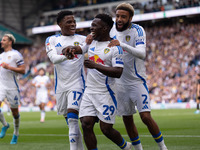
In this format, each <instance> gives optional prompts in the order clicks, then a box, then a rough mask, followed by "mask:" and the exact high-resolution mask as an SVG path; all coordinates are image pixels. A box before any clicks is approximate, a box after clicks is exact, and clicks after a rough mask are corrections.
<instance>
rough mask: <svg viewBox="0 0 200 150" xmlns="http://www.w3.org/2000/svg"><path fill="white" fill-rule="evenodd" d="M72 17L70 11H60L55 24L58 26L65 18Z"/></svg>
mask: <svg viewBox="0 0 200 150" xmlns="http://www.w3.org/2000/svg"><path fill="white" fill-rule="evenodd" d="M69 15H74V14H73V12H72V11H69V10H65V11H60V12H59V13H58V15H57V24H59V23H60V22H61V21H62V19H63V18H64V17H65V16H69Z"/></svg>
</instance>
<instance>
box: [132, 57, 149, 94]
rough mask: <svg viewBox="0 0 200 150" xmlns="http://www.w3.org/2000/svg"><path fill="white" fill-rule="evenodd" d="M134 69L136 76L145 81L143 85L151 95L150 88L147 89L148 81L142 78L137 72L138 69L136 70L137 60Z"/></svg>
mask: <svg viewBox="0 0 200 150" xmlns="http://www.w3.org/2000/svg"><path fill="white" fill-rule="evenodd" d="M134 69H135V74H136V76H137V77H139V78H140V79H141V80H142V81H143V85H144V87H145V89H146V90H147V92H148V93H149V90H148V87H147V84H146V80H145V79H144V78H143V77H142V76H140V75H139V74H138V72H137V68H136V65H135V59H134Z"/></svg>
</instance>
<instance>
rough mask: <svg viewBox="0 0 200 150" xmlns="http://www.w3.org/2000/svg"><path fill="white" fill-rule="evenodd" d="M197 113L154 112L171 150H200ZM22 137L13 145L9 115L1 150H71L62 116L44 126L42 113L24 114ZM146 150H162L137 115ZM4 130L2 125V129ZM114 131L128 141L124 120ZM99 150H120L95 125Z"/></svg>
mask: <svg viewBox="0 0 200 150" xmlns="http://www.w3.org/2000/svg"><path fill="white" fill-rule="evenodd" d="M194 111H195V110H194V109H169V110H152V116H153V118H154V119H155V121H156V122H157V123H158V125H159V127H160V129H161V131H162V134H163V135H164V139H165V143H166V145H167V147H168V149H169V150H197V149H200V114H194ZM20 114H21V124H20V136H19V140H18V144H17V145H10V141H11V138H12V133H13V120H12V116H8V115H7V113H5V114H4V115H5V118H6V120H7V121H8V122H9V123H10V126H11V127H10V128H9V129H8V131H7V134H6V136H5V137H4V138H3V139H0V150H69V141H68V136H67V135H68V128H67V125H66V122H65V120H64V118H63V117H62V116H58V115H57V113H56V112H47V113H46V121H45V123H40V122H39V120H40V112H21V113H20ZM134 119H135V124H136V126H137V128H138V131H139V134H140V140H141V142H142V145H143V148H144V150H159V149H158V147H157V144H156V143H155V142H154V140H153V138H152V137H151V135H150V133H149V132H148V130H147V128H146V126H145V125H144V124H143V123H142V122H141V120H140V118H139V115H138V114H136V115H134ZM0 127H2V125H0ZM114 128H115V129H117V130H118V131H119V132H120V133H121V134H122V135H123V137H124V138H125V139H126V140H128V139H129V138H128V136H127V134H126V131H125V129H124V125H123V123H122V120H121V118H120V117H117V118H116V124H115V125H114ZM94 130H95V133H96V136H97V140H98V149H99V150H119V149H120V148H118V147H117V146H116V145H115V144H114V143H112V142H111V141H110V140H108V139H107V138H106V137H105V136H104V135H103V134H102V132H101V131H100V129H99V124H96V125H95V129H94Z"/></svg>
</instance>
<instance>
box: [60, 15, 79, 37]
mask: <svg viewBox="0 0 200 150" xmlns="http://www.w3.org/2000/svg"><path fill="white" fill-rule="evenodd" d="M59 26H60V28H61V32H62V35H66V36H69V35H74V34H75V31H76V21H75V19H74V16H73V15H69V16H65V17H64V18H63V20H62V21H61V22H60V24H59Z"/></svg>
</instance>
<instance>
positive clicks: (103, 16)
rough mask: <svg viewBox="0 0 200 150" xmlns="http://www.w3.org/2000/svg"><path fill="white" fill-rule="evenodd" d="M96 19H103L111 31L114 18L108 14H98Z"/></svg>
mask: <svg viewBox="0 0 200 150" xmlns="http://www.w3.org/2000/svg"><path fill="white" fill-rule="evenodd" d="M95 18H99V19H101V20H102V21H103V22H105V23H106V24H107V25H108V26H109V27H110V29H111V28H112V27H113V23H114V21H113V20H112V17H111V16H110V15H108V14H98V15H96V16H95Z"/></svg>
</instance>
